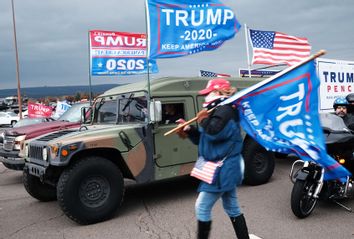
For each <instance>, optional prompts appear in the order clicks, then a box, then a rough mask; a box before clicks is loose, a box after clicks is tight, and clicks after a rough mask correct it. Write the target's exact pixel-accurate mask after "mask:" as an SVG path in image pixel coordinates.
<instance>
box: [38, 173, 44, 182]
mask: <svg viewBox="0 0 354 239" xmlns="http://www.w3.org/2000/svg"><path fill="white" fill-rule="evenodd" d="M39 180H40V181H41V183H44V173H42V172H41V173H40V175H39Z"/></svg>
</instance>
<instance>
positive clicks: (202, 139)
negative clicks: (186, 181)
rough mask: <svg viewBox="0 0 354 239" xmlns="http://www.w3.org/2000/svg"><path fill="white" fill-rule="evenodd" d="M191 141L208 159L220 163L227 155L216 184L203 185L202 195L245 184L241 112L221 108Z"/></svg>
mask: <svg viewBox="0 0 354 239" xmlns="http://www.w3.org/2000/svg"><path fill="white" fill-rule="evenodd" d="M190 138H191V140H192V141H193V142H194V143H197V144H198V150H199V155H201V156H203V157H204V158H205V159H206V160H210V161H218V160H222V159H223V158H224V157H225V156H226V159H225V161H224V164H223V166H222V167H221V169H220V171H219V173H218V175H217V179H216V180H215V182H214V183H213V184H208V183H205V182H201V183H200V185H199V188H198V191H199V192H200V191H205V192H225V191H229V190H232V189H234V188H235V187H236V185H239V184H241V182H242V180H243V171H244V165H243V159H242V157H241V150H242V136H241V130H240V125H239V116H238V111H237V109H234V108H233V107H232V106H230V105H224V106H220V107H218V108H217V109H216V110H214V111H213V112H212V114H211V115H209V117H208V118H206V119H204V120H203V121H202V122H201V123H200V125H199V132H198V131H196V130H195V131H194V132H193V131H192V132H191V135H190Z"/></svg>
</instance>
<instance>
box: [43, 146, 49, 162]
mask: <svg viewBox="0 0 354 239" xmlns="http://www.w3.org/2000/svg"><path fill="white" fill-rule="evenodd" d="M42 158H43V160H44V161H47V160H48V149H47V148H43V151H42Z"/></svg>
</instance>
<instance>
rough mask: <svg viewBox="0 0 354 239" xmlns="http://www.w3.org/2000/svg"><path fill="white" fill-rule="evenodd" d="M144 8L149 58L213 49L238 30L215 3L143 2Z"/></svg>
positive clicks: (185, 0)
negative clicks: (144, 3)
mask: <svg viewBox="0 0 354 239" xmlns="http://www.w3.org/2000/svg"><path fill="white" fill-rule="evenodd" d="M146 8H147V9H146V12H147V17H148V19H147V22H148V36H149V44H148V51H149V52H148V55H149V57H150V58H151V59H156V58H172V57H181V56H186V55H191V54H195V53H198V52H202V51H212V50H215V49H217V48H219V47H220V46H221V45H222V44H223V43H224V42H225V41H226V40H229V39H231V38H233V37H234V36H235V34H236V33H237V32H238V31H239V30H240V28H241V25H240V23H239V22H238V21H237V19H236V16H235V14H234V13H233V11H232V10H231V9H230V8H229V7H227V6H225V5H224V4H222V3H221V2H220V1H219V0H203V1H200V0H146Z"/></svg>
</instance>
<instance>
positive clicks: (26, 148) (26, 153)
mask: <svg viewBox="0 0 354 239" xmlns="http://www.w3.org/2000/svg"><path fill="white" fill-rule="evenodd" d="M25 157H26V158H27V157H28V144H26V145H25Z"/></svg>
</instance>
